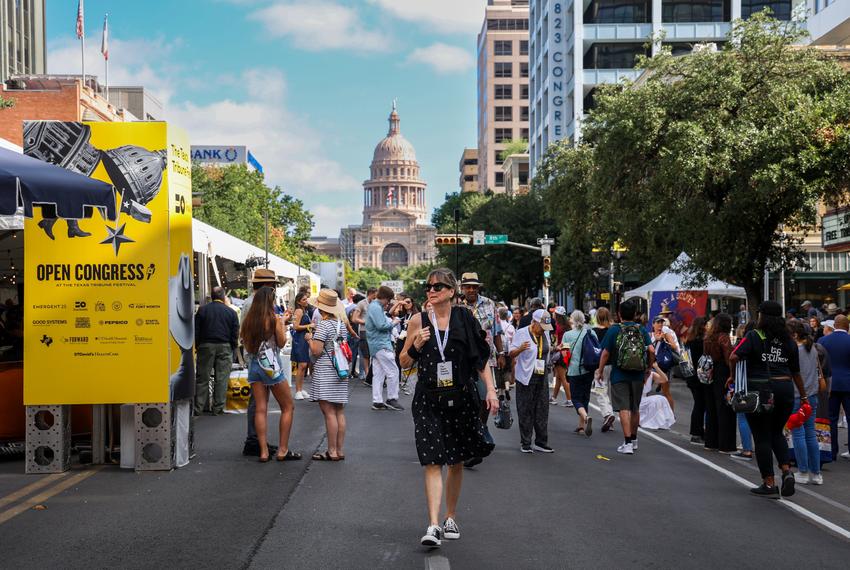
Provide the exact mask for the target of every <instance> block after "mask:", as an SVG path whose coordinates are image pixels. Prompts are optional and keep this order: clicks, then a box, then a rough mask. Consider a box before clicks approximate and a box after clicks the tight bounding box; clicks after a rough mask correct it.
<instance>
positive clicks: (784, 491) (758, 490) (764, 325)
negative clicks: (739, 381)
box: [728, 301, 808, 499]
mask: <svg viewBox="0 0 850 570" xmlns="http://www.w3.org/2000/svg"><path fill="white" fill-rule="evenodd" d="M741 361H745V362H746V363H747V389H748V390H749V391H758V392H760V400H761V397H762V396H761V394H764V396H765V397H766V396H767V395H768V394H770V395H772V397H773V398H772V400H773V402H772V404H773V405H772V407H771V409H765V408H764V406H763V404H762V402H761V401H760V405H759V409H757V410H756V411H755V412H754V413H748V414H747V421H748V422H749V424H750V429H752V432H753V440H754V441H755V447H756V461H757V462H758V466H759V471H760V472H761V476H762V484H761V485H760V486H758V487H753V488H752V489H750V492H751V493H753V494H754V495H758V496H761V497H768V498H772V499H778V498H779V495H780V494H781V495H782V496H783V497H790V496H791V495H793V494H794V475H793V474H792V473H791V466H790V461H789V457H788V442H787V441H786V440H785V434H784V433H783V429H784V428H785V423H786V422H787V421H788V417H789V416H790V415H791V410H792V409H793V407H794V386H795V385H796V386H797V390H798V391H799V393H800V400H801V401H803V402H805V401H807V400H808V398H807V393H806V387H805V386H804V384H803V379H802V377H801V376H800V355H799V351H798V349H797V346H796V344H795V343H794V341H793V340H792V339H791V336H790V335H789V334H788V328H787V327H786V326H785V319H784V318H783V316H782V306H781V305H780V304H779V303H776V302H775V301H765V302H763V303H762V304H761V305H759V314H758V324H757V325H756V329H755V330H752V331H750V332H748V333H747V334H746V336H745V337H744V339H743V340H742V341H741V342H740V343H738V346H736V347H735V350H734V351H733V352H732V356H731V360H730V362H731V365H732V366H734V365H735V364H737V363H738V362H741ZM728 382H729V383H730V384H731V382H732V378H731V377H730V378H729V380H728ZM792 382H793V383H792ZM774 456H775V457H776V462H777V463H778V464H779V468H780V469H781V470H782V484H781V490H780V489H779V488H777V486H776V481H775V479H774V475H773V457H774Z"/></svg>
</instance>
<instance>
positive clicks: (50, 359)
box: [24, 121, 194, 405]
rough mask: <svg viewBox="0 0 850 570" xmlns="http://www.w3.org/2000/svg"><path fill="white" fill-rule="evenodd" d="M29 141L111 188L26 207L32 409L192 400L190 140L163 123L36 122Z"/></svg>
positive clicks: (34, 149) (27, 380) (60, 195)
mask: <svg viewBox="0 0 850 570" xmlns="http://www.w3.org/2000/svg"><path fill="white" fill-rule="evenodd" d="M24 144H25V147H24V151H25V153H26V154H28V155H30V156H33V157H35V158H39V159H41V160H45V161H47V162H51V163H54V164H58V165H60V166H62V167H64V168H67V169H69V170H72V171H75V172H77V173H80V174H83V175H85V176H89V177H91V178H94V179H98V180H101V181H104V182H105V183H106V184H104V185H103V189H102V190H101V191H99V192H96V191H93V190H91V189H87V190H85V191H83V190H80V191H79V192H73V191H63V192H53V193H50V192H45V193H44V194H46V195H40V196H35V197H33V198H32V203H31V204H29V205H25V216H26V218H25V223H24V239H25V247H24V259H25V268H24V318H25V329H24V340H25V342H24V403H25V404H28V405H39V404H103V403H151V402H167V401H170V400H173V399H185V398H189V397H191V395H192V385H193V382H192V376H193V369H192V368H193V367H192V358H191V355H192V345H193V341H194V327H193V316H192V314H193V309H194V299H193V291H194V282H193V271H192V234H191V215H192V213H191V170H190V169H191V165H190V161H189V146H188V142H187V140H186V137H185V135H184V134H183V133H182V132H179V131H175V129H174V128H173V127H169V126H168V125H167V124H166V123H162V122H138V123H74V122H61V121H32V122H28V123H26V124H25V126H24ZM72 190H73V189H72ZM187 354H188V357H187Z"/></svg>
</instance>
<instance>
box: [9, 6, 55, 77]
mask: <svg viewBox="0 0 850 570" xmlns="http://www.w3.org/2000/svg"><path fill="white" fill-rule="evenodd" d="M44 2H45V0H0V83H4V82H5V81H6V80H7V79H9V78H10V77H11V76H13V75H22V74H31V73H46V72H47V52H46V51H45V48H44Z"/></svg>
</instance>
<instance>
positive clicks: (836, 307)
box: [826, 303, 838, 313]
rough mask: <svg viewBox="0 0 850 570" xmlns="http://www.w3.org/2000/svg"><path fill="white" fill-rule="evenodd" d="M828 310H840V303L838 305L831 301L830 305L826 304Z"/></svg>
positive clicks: (833, 311) (829, 311)
mask: <svg viewBox="0 0 850 570" xmlns="http://www.w3.org/2000/svg"><path fill="white" fill-rule="evenodd" d="M826 311H827V312H828V313H837V312H838V305H836V304H835V303H830V304H829V305H827V306H826Z"/></svg>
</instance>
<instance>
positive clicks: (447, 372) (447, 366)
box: [429, 311, 455, 388]
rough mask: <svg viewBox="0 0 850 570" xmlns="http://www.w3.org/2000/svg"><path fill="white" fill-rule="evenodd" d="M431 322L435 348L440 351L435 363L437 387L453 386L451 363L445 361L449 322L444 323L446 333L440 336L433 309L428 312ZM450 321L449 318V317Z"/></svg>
mask: <svg viewBox="0 0 850 570" xmlns="http://www.w3.org/2000/svg"><path fill="white" fill-rule="evenodd" d="M429 317H430V318H431V323H432V324H433V325H434V337H435V340H436V341H437V350H439V351H440V362H438V363H437V388H453V387H454V385H455V382H454V377H453V376H452V363H451V361H446V346H447V345H448V344H449V324H450V323H446V333H445V336H444V337H443V338H440V327H438V326H437V315H436V314H434V311H431V312H430V313H429ZM449 321H451V318H450V319H449Z"/></svg>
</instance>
